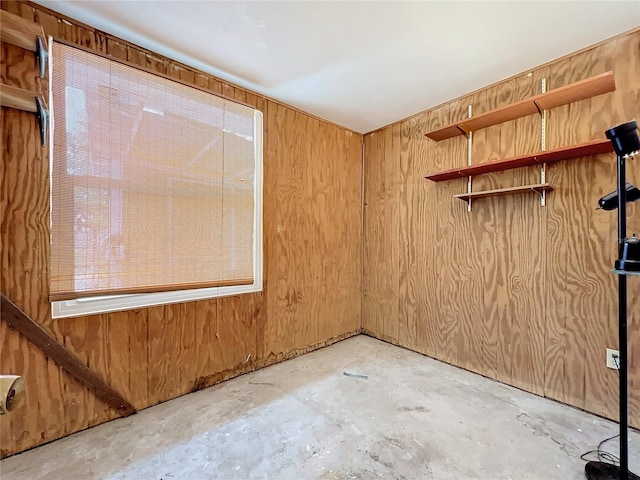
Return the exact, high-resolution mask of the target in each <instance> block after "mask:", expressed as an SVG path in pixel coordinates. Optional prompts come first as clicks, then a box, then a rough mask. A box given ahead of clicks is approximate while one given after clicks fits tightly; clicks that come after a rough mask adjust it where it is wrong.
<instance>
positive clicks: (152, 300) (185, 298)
mask: <svg viewBox="0 0 640 480" xmlns="http://www.w3.org/2000/svg"><path fill="white" fill-rule="evenodd" d="M253 118H254V122H253V124H254V138H255V139H256V141H255V149H256V152H255V159H256V165H255V167H256V169H255V191H254V209H255V214H254V217H253V231H254V238H253V255H254V256H253V258H254V262H253V283H252V284H250V285H237V286H229V287H212V288H198V289H194V290H178V291H173V292H158V293H143V294H135V295H109V296H99V297H87V298H78V299H76V300H63V301H59V302H51V316H52V317H53V318H68V317H78V316H83V315H94V314H97V313H108V312H118V311H122V310H131V309H134V308H144V307H151V306H154V305H167V304H171V303H182V302H191V301H194V300H204V299H207V298H216V297H228V296H230V295H239V294H242V293H250V292H261V291H262V270H263V269H262V258H263V251H262V250H263V249H262V190H263V184H262V166H263V132H264V130H263V119H262V112H260V111H258V110H255V111H254V117H253ZM49 135H50V139H49V145H50V148H51V149H53V128H52V129H50V133H49ZM50 154H51V157H50V158H53V154H52V153H51V152H50Z"/></svg>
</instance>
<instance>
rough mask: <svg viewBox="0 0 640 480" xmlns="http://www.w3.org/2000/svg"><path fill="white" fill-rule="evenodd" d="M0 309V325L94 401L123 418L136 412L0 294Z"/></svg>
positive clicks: (97, 376)
mask: <svg viewBox="0 0 640 480" xmlns="http://www.w3.org/2000/svg"><path fill="white" fill-rule="evenodd" d="M0 307H1V308H0V316H2V320H3V321H5V322H7V324H8V325H9V326H10V327H11V328H13V329H15V330H16V331H18V332H19V333H20V334H21V335H23V336H24V337H25V338H26V339H27V340H29V341H30V342H31V343H33V344H34V345H35V346H37V347H38V348H39V349H40V350H42V352H43V353H44V354H45V355H46V356H47V357H48V358H50V359H51V360H53V361H54V362H56V363H57V364H58V365H59V366H60V367H61V368H62V369H63V370H65V371H66V372H67V373H68V374H69V375H71V376H72V377H73V378H74V379H76V380H77V381H78V382H80V383H81V384H83V385H84V386H85V387H87V388H88V389H89V390H91V391H92V392H93V393H94V394H95V395H96V397H98V398H99V399H101V400H102V401H104V402H105V403H106V404H107V405H109V407H111V408H113V409H114V410H117V411H119V412H120V413H121V414H122V415H123V416H125V417H126V416H129V415H131V414H132V413H136V409H135V408H134V407H133V405H131V403H129V401H128V400H127V399H125V398H124V397H123V396H122V395H120V393H118V392H117V391H116V390H114V389H113V387H111V385H109V384H108V383H106V382H105V381H104V380H103V379H102V378H101V377H100V376H99V375H98V374H97V373H95V372H94V371H93V370H91V369H90V368H89V367H87V366H86V365H85V364H84V362H82V361H80V360H79V359H78V358H77V357H76V356H75V355H73V354H72V353H71V352H70V351H69V350H67V349H66V348H65V346H64V345H62V344H61V343H60V342H58V340H56V339H55V338H54V337H53V336H51V334H50V333H49V332H47V331H46V330H45V329H44V328H42V327H41V326H40V325H38V324H37V323H36V322H35V321H34V320H33V319H31V318H30V317H29V316H28V315H27V314H26V313H24V312H23V311H22V310H21V309H20V308H19V307H18V306H17V305H16V304H14V303H13V302H12V301H11V300H9V299H8V298H7V297H6V296H5V295H4V293H0Z"/></svg>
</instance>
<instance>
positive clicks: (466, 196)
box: [453, 183, 553, 202]
mask: <svg viewBox="0 0 640 480" xmlns="http://www.w3.org/2000/svg"><path fill="white" fill-rule="evenodd" d="M551 190H553V187H552V186H551V185H549V184H547V183H538V184H535V185H521V186H518V187H508V188H498V189H495V190H484V191H482V192H471V193H461V194H459V195H454V196H453V197H454V198H459V199H460V200H464V201H465V202H466V201H468V200H476V199H478V198H486V197H497V196H499V195H514V194H517V193H523V192H536V193H542V192H549V191H551Z"/></svg>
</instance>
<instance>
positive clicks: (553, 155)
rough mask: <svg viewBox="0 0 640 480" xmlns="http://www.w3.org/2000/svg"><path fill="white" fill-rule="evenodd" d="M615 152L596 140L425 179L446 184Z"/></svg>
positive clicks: (435, 174)
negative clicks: (462, 179)
mask: <svg viewBox="0 0 640 480" xmlns="http://www.w3.org/2000/svg"><path fill="white" fill-rule="evenodd" d="M610 152H613V146H612V145H611V142H610V141H609V140H606V139H605V140H594V141H592V142H589V143H583V144H580V145H570V146H568V147H562V148H556V149H555V150H548V151H546V152H536V153H530V154H528V155H521V156H519V157H513V158H509V159H507V160H500V161H498V162H490V163H482V164H479V165H471V166H469V167H463V168H455V169H452V170H445V171H443V172H437V173H432V174H429V175H427V176H425V178H426V179H427V180H431V181H432V182H444V181H447V180H454V179H456V178H463V177H473V176H476V175H483V174H485V173H493V172H502V171H503V170H511V169H513V168H520V167H528V166H531V165H542V164H545V163H555V162H560V161H562V160H568V159H571V158H578V157H586V156H588V155H599V154H601V153H610Z"/></svg>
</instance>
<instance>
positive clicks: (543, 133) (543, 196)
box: [540, 78, 547, 207]
mask: <svg viewBox="0 0 640 480" xmlns="http://www.w3.org/2000/svg"><path fill="white" fill-rule="evenodd" d="M546 92H547V79H546V78H543V79H542V82H541V93H546ZM540 150H541V151H543V152H544V151H546V150H547V111H546V110H542V111H541V112H540ZM546 177H547V164H546V163H543V164H542V168H541V169H540V183H542V184H544V183H546ZM546 205H547V192H546V190H543V191H542V192H540V206H541V207H544V206H546Z"/></svg>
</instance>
